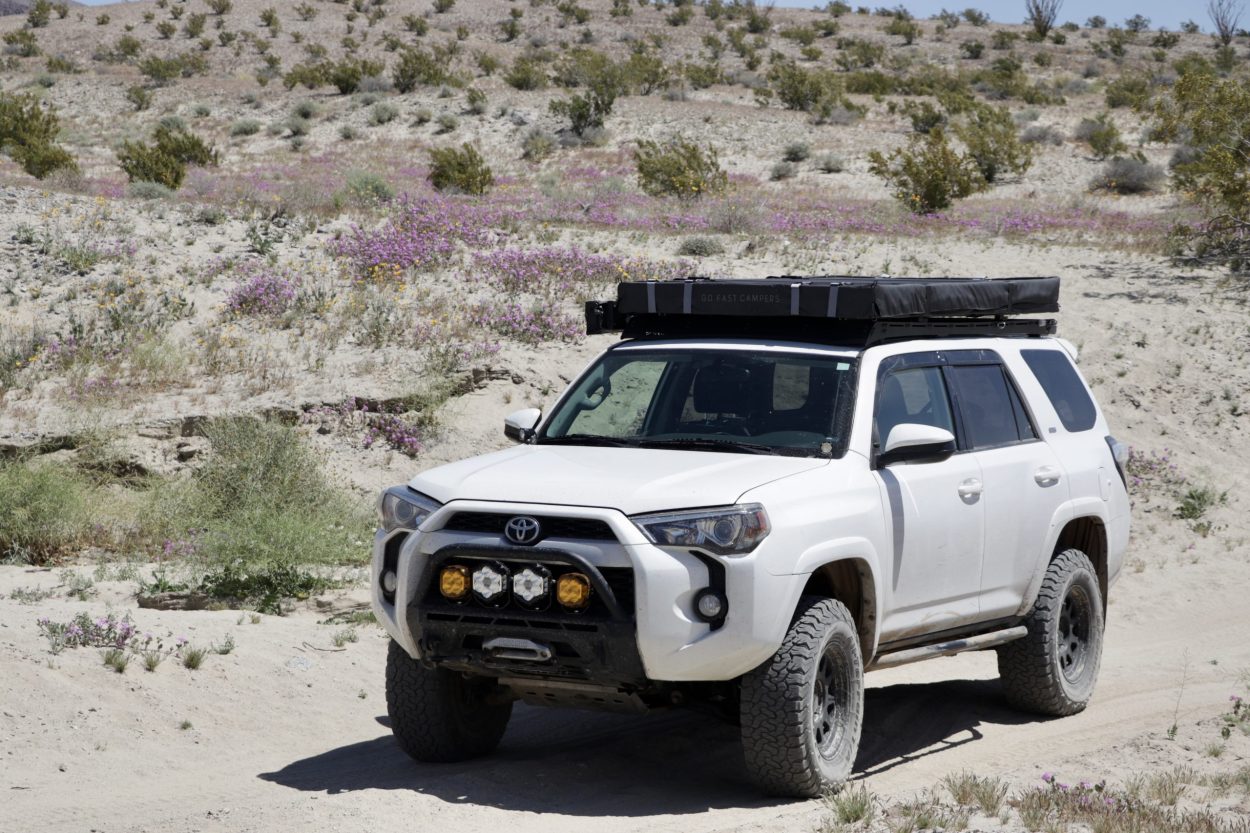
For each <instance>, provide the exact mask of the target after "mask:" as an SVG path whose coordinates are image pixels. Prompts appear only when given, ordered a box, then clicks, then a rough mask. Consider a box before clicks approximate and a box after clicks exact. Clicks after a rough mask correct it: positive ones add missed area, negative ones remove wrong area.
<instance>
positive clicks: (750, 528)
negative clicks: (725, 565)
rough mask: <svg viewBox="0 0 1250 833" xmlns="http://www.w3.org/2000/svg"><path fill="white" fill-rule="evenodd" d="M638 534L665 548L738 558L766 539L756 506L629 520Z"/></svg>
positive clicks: (764, 516) (763, 521)
mask: <svg viewBox="0 0 1250 833" xmlns="http://www.w3.org/2000/svg"><path fill="white" fill-rule="evenodd" d="M630 520H632V521H633V522H634V525H635V526H637V527H638V528H639V529H640V530H642V534H643V535H645V536H647V538H648V539H649V540H650V541H651V542H652V543H655V544H659V545H660V546H665V547H697V548H699V549H705V550H707V551H709V552H714V553H716V554H717V555H741V554H743V553H748V552H750V551H751V550H753V549H755V548H756V546H758V545H759V542H760V541H763V540H764V538H765V537H766V536H767V535H768V530H769V525H768V513H767V512H765V511H764V507H763V506H760V505H759V504H758V503H748V504H744V505H742V506H726V507H725V508H723V509H699V510H695V511H691V512H665V513H663V514H657V515H637V516H635V517H633V518H631V519H630Z"/></svg>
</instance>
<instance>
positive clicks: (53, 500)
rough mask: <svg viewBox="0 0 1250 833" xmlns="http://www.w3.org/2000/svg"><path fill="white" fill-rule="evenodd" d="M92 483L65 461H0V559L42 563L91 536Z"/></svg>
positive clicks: (68, 550)
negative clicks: (2, 508)
mask: <svg viewBox="0 0 1250 833" xmlns="http://www.w3.org/2000/svg"><path fill="white" fill-rule="evenodd" d="M91 492H92V490H91V486H90V483H89V482H88V481H87V480H86V479H85V478H84V477H82V475H80V474H79V473H78V472H77V471H75V470H74V469H72V468H70V467H68V466H64V465H40V466H30V465H28V464H27V462H26V461H25V460H22V459H7V460H0V506H3V507H4V511H3V512H0V561H12V562H18V563H25V564H46V563H48V562H49V561H53V560H55V559H56V558H59V557H63V556H67V555H72V554H73V552H74V550H75V549H76V548H78V547H79V546H81V545H83V544H84V543H85V542H86V541H87V540H88V538H89V535H90V526H91V520H92V519H91V511H90V507H91V506H92V505H93V503H94V501H93V500H92V498H93V495H92V494H91Z"/></svg>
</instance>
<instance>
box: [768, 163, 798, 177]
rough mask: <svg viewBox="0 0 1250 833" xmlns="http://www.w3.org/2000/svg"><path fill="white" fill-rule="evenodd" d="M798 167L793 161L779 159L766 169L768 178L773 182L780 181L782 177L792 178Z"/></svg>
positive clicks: (796, 174)
mask: <svg viewBox="0 0 1250 833" xmlns="http://www.w3.org/2000/svg"><path fill="white" fill-rule="evenodd" d="M798 173H799V167H798V165H795V164H794V163H793V162H786V161H784V160H783V161H781V162H777V163H775V164H774V165H773V166H772V168H771V169H770V170H769V171H768V178H769V179H771V180H772V181H773V182H780V181H781V180H783V179H794V177H796V176H798Z"/></svg>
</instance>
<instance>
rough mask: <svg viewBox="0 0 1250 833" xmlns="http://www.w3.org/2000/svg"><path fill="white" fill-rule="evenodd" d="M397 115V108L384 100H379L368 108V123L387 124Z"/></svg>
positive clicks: (375, 124)
mask: <svg viewBox="0 0 1250 833" xmlns="http://www.w3.org/2000/svg"><path fill="white" fill-rule="evenodd" d="M398 116H399V108H397V107H396V106H395V105H394V104H390V103H389V102H386V101H379V102H378V103H377V104H375V105H373V106H372V107H370V108H369V124H372V125H374V126H377V125H380V124H389V123H390V122H393V121H394V120H395V119H396V118H397V117H398Z"/></svg>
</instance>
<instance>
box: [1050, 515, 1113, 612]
mask: <svg viewBox="0 0 1250 833" xmlns="http://www.w3.org/2000/svg"><path fill="white" fill-rule="evenodd" d="M1068 549H1078V550H1080V551H1081V552H1083V553H1085V555H1086V556H1087V557H1088V558H1089V560H1090V563H1091V564H1093V565H1094V573H1095V574H1096V575H1097V576H1098V592H1099V594H1100V595H1101V596H1102V607H1103V612H1104V613H1106V610H1107V530H1106V527H1104V526H1103V525H1102V521H1101V520H1099V519H1098V518H1095V517H1093V516H1086V517H1084V518H1074V519H1072V520H1070V521H1068V524H1067V526H1065V527H1064V528H1063V531H1062V532H1060V533H1059V540H1057V541H1056V542H1055V551H1054V552H1053V553H1052V554H1051V556H1050V557H1051V559H1052V560H1053V559H1054V557H1055V556H1056V555H1058V554H1059V553H1061V552H1063V551H1064V550H1068Z"/></svg>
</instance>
